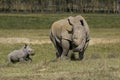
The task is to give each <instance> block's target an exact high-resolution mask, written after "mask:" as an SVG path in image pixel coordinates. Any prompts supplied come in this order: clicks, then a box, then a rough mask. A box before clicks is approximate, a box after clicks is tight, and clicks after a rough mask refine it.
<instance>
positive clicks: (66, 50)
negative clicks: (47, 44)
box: [61, 39, 70, 58]
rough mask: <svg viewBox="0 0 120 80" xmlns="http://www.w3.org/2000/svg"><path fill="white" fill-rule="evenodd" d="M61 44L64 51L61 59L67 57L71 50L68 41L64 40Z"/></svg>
mask: <svg viewBox="0 0 120 80" xmlns="http://www.w3.org/2000/svg"><path fill="white" fill-rule="evenodd" d="M61 44H62V50H63V51H62V55H61V58H63V57H67V55H68V52H69V48H70V44H69V41H68V40H66V39H62V41H61Z"/></svg>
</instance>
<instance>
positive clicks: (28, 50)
mask: <svg viewBox="0 0 120 80" xmlns="http://www.w3.org/2000/svg"><path fill="white" fill-rule="evenodd" d="M24 51H25V52H26V53H27V54H29V55H32V56H33V55H35V52H34V50H33V49H32V48H30V46H29V45H27V44H25V46H24Z"/></svg>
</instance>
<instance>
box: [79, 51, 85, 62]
mask: <svg viewBox="0 0 120 80" xmlns="http://www.w3.org/2000/svg"><path fill="white" fill-rule="evenodd" d="M84 52H85V51H84V50H83V51H82V52H79V60H82V59H83V58H84Z"/></svg>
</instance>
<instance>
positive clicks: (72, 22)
mask: <svg viewBox="0 0 120 80" xmlns="http://www.w3.org/2000/svg"><path fill="white" fill-rule="evenodd" d="M68 23H69V24H70V25H71V26H73V25H74V20H73V17H72V16H70V17H69V18H68Z"/></svg>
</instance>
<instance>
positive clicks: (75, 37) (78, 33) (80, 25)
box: [68, 16, 86, 52]
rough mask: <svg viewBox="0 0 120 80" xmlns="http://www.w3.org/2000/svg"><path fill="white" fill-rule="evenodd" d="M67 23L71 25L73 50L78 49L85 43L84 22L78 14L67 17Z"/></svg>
mask: <svg viewBox="0 0 120 80" xmlns="http://www.w3.org/2000/svg"><path fill="white" fill-rule="evenodd" d="M68 22H69V24H70V25H71V26H72V32H73V33H72V46H73V51H76V52H78V51H80V50H82V48H83V47H84V45H85V39H86V32H85V28H84V22H83V20H82V19H81V18H79V17H78V16H76V17H72V16H70V17H69V18H68Z"/></svg>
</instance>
